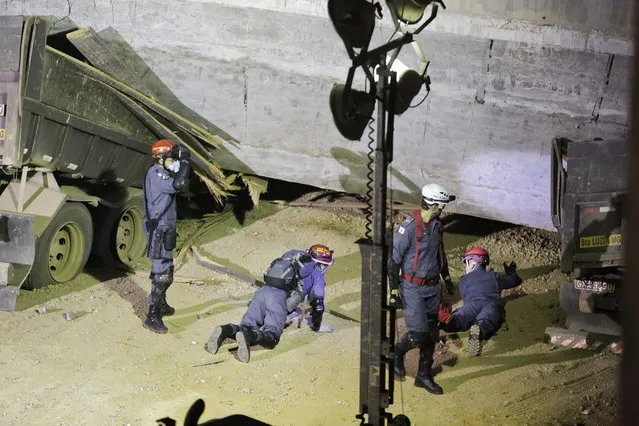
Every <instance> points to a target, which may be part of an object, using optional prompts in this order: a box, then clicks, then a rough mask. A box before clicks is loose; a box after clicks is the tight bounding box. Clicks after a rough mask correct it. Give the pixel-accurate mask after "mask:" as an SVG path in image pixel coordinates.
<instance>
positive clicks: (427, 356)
mask: <svg viewBox="0 0 639 426" xmlns="http://www.w3.org/2000/svg"><path fill="white" fill-rule="evenodd" d="M434 355H435V343H431V342H429V343H428V345H427V346H426V347H423V348H420V350H419V371H418V372H417V376H416V377H415V386H416V387H418V388H424V389H426V390H427V391H428V392H430V393H432V394H435V395H441V394H443V393H444V390H443V389H442V387H441V386H439V385H438V384H437V383H435V380H433V356H434Z"/></svg>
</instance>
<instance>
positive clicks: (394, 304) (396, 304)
mask: <svg viewBox="0 0 639 426" xmlns="http://www.w3.org/2000/svg"><path fill="white" fill-rule="evenodd" d="M388 306H390V307H391V308H395V309H402V308H403V307H404V304H403V303H402V298H401V296H400V295H399V290H398V289H396V288H393V289H391V292H390V298H389V299H388Z"/></svg>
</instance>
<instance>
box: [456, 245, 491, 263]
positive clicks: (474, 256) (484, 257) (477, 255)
mask: <svg viewBox="0 0 639 426" xmlns="http://www.w3.org/2000/svg"><path fill="white" fill-rule="evenodd" d="M461 260H462V262H466V261H468V260H472V261H475V262H478V263H481V264H483V265H484V266H485V265H488V264H489V263H490V256H488V252H487V251H486V250H485V249H483V248H481V247H473V248H471V249H470V250H468V251H467V252H466V254H464V255H463V256H462V257H461Z"/></svg>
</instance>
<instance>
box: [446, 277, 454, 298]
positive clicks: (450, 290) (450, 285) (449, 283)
mask: <svg viewBox="0 0 639 426" xmlns="http://www.w3.org/2000/svg"><path fill="white" fill-rule="evenodd" d="M444 284H446V292H447V293H448V294H449V295H451V296H452V295H453V294H455V284H453V280H451V279H450V278H448V279H446V280H444Z"/></svg>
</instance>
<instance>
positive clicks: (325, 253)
mask: <svg viewBox="0 0 639 426" xmlns="http://www.w3.org/2000/svg"><path fill="white" fill-rule="evenodd" d="M307 252H308V254H310V255H311V259H313V261H315V262H316V263H323V264H324V265H332V264H333V250H331V249H329V248H328V247H326V246H325V245H322V244H315V245H314V246H312V247H311V248H310V249H308V250H307Z"/></svg>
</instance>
